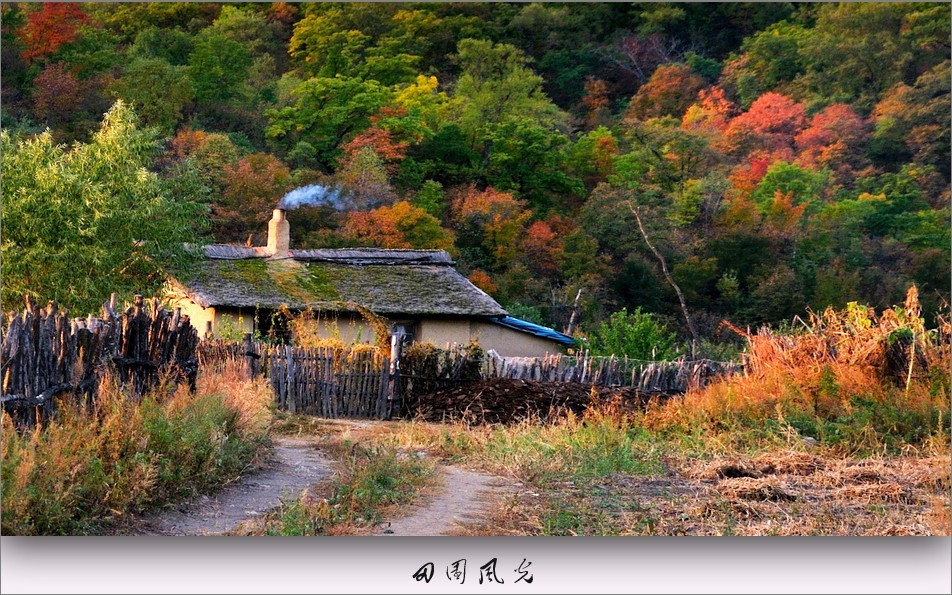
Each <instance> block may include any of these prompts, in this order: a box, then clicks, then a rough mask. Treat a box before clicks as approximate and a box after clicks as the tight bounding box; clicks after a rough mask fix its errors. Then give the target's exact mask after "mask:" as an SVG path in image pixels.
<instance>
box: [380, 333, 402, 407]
mask: <svg viewBox="0 0 952 595" xmlns="http://www.w3.org/2000/svg"><path fill="white" fill-rule="evenodd" d="M402 350H403V329H402V328H397V329H395V330H394V331H393V334H392V335H390V383H389V385H388V387H387V415H386V417H385V418H384V419H390V418H392V417H393V414H394V411H396V412H397V413H398V414H399V413H400V405H401V396H402V395H401V394H400V355H401V351H402Z"/></svg>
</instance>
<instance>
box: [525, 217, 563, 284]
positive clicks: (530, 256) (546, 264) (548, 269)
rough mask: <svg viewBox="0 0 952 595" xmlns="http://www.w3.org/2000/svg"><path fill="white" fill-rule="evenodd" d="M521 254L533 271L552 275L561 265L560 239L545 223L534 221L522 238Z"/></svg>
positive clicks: (561, 249)
mask: <svg viewBox="0 0 952 595" xmlns="http://www.w3.org/2000/svg"><path fill="white" fill-rule="evenodd" d="M522 253H523V256H524V258H525V261H526V262H527V263H528V264H529V266H530V267H532V268H533V269H534V270H536V271H538V272H539V273H542V274H543V275H554V274H556V273H558V271H559V268H560V266H561V264H562V253H563V244H562V239H561V238H560V237H559V234H558V233H556V231H555V230H554V229H552V226H551V225H549V223H548V222H547V221H536V222H535V223H533V224H532V225H530V226H529V228H528V229H526V233H525V235H524V236H523V238H522Z"/></svg>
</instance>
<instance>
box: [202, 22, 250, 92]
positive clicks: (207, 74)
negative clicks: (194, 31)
mask: <svg viewBox="0 0 952 595" xmlns="http://www.w3.org/2000/svg"><path fill="white" fill-rule="evenodd" d="M250 67H251V53H250V52H249V51H248V49H247V48H245V47H244V46H243V45H242V44H240V43H238V42H237V41H234V40H233V39H229V38H228V37H225V36H224V35H223V34H221V33H210V34H206V35H202V36H199V38H198V40H197V41H196V43H195V49H194V50H193V51H192V55H191V56H189V59H188V72H189V75H191V77H192V81H193V82H194V85H195V99H196V101H198V102H200V103H206V104H211V103H223V102H227V101H229V100H231V99H233V98H235V97H238V96H239V95H240V94H241V92H242V90H241V84H242V83H244V82H245V80H246V79H247V78H248V69H249V68H250Z"/></svg>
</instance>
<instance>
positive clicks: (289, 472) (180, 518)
mask: <svg viewBox="0 0 952 595" xmlns="http://www.w3.org/2000/svg"><path fill="white" fill-rule="evenodd" d="M331 472H332V468H331V463H330V460H329V459H327V458H326V457H325V456H324V455H323V454H322V453H321V452H320V451H319V450H317V448H316V447H315V446H313V444H312V443H311V442H310V441H308V440H305V439H292V438H278V439H276V440H275V448H274V453H273V455H272V460H271V462H270V464H269V465H267V467H266V468H265V469H263V470H262V471H259V472H256V473H251V474H248V475H247V476H245V477H243V478H241V479H240V480H239V481H237V482H236V483H233V484H231V485H229V486H227V487H225V488H224V489H222V490H221V491H219V492H218V493H216V494H215V495H213V496H200V497H198V498H196V499H194V500H192V501H190V502H188V503H186V504H185V505H184V506H182V507H181V508H180V509H179V510H172V511H168V512H163V513H160V514H156V515H152V516H149V517H145V518H143V519H142V524H141V528H140V530H139V531H138V533H139V534H143V535H217V534H222V533H226V532H228V531H231V530H233V529H235V528H236V527H237V526H238V524H239V523H241V522H242V521H244V520H247V519H251V518H254V517H256V516H258V515H260V514H263V513H264V512H266V511H268V510H269V509H271V508H273V507H275V506H277V505H278V504H279V503H280V501H281V498H282V497H283V496H286V495H290V496H297V495H299V494H300V493H301V491H302V490H304V489H305V488H307V487H309V486H312V485H314V484H315V483H317V482H319V481H321V480H322V479H324V478H325V477H327V476H328V475H329V474H330V473H331Z"/></svg>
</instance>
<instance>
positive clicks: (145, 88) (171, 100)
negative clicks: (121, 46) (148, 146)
mask: <svg viewBox="0 0 952 595" xmlns="http://www.w3.org/2000/svg"><path fill="white" fill-rule="evenodd" d="M112 92H113V94H114V96H116V97H118V98H120V99H123V100H125V101H126V102H127V103H128V104H129V105H131V106H132V107H133V108H134V109H135V111H136V113H137V114H138V115H139V116H140V117H141V118H142V121H143V123H144V124H145V125H147V126H155V127H157V128H159V129H161V130H162V131H163V132H165V133H170V132H172V130H173V129H174V128H175V125H176V124H178V123H179V122H180V121H181V120H182V116H183V113H184V109H185V106H186V105H187V104H188V103H189V102H190V101H192V97H193V96H194V93H193V90H192V80H191V78H190V77H189V75H188V72H187V71H186V68H185V67H184V66H172V65H171V64H169V63H168V62H166V61H165V60H162V59H159V58H140V59H137V60H135V61H133V62H132V64H130V65H129V67H128V68H127V69H126V74H125V76H124V77H122V78H121V79H119V80H118V81H116V83H115V84H114V85H113V87H112Z"/></svg>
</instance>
